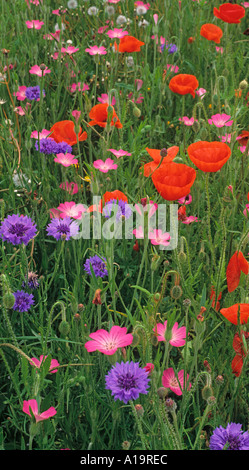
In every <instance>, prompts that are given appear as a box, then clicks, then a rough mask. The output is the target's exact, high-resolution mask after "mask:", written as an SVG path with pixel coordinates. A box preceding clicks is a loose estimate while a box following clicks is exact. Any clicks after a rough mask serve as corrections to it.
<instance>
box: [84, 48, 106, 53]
mask: <svg viewBox="0 0 249 470" xmlns="http://www.w3.org/2000/svg"><path fill="white" fill-rule="evenodd" d="M85 51H86V52H88V53H89V54H90V55H97V54H98V55H104V54H107V50H106V48H105V47H104V46H100V47H98V46H91V47H87V48H86V49H85Z"/></svg>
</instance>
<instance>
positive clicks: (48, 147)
mask: <svg viewBox="0 0 249 470" xmlns="http://www.w3.org/2000/svg"><path fill="white" fill-rule="evenodd" d="M35 148H36V150H38V151H39V152H40V153H44V154H45V155H51V154H52V153H53V154H55V155H56V154H57V153H71V152H72V147H71V145H69V144H67V143H66V142H59V143H57V142H55V140H54V139H52V138H49V137H47V138H46V139H41V140H40V142H38V140H37V141H36V142H35Z"/></svg>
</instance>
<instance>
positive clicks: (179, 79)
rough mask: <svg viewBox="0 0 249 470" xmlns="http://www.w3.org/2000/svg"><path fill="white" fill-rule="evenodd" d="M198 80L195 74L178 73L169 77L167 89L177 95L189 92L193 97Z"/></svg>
mask: <svg viewBox="0 0 249 470" xmlns="http://www.w3.org/2000/svg"><path fill="white" fill-rule="evenodd" d="M198 86H199V82H198V80H197V78H196V77H195V75H189V74H187V73H179V74H178V75H175V76H174V77H173V78H171V80H170V82H169V89H170V90H171V91H173V93H178V94H179V95H187V94H190V95H192V96H193V98H194V97H195V90H196V88H198Z"/></svg>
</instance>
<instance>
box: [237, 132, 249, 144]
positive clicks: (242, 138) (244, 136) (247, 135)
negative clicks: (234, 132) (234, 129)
mask: <svg viewBox="0 0 249 470" xmlns="http://www.w3.org/2000/svg"><path fill="white" fill-rule="evenodd" d="M248 139H249V131H242V132H241V134H239V135H238V137H237V138H236V140H237V141H238V142H239V144H240V145H242V146H244V145H246V144H247V142H248Z"/></svg>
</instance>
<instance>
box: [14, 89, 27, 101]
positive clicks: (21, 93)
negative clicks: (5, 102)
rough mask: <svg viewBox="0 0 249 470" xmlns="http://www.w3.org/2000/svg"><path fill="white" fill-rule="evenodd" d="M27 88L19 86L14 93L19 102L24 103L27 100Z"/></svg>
mask: <svg viewBox="0 0 249 470" xmlns="http://www.w3.org/2000/svg"><path fill="white" fill-rule="evenodd" d="M26 88H27V87H26V86H19V87H18V90H17V92H15V93H13V95H14V96H16V98H17V99H18V100H19V101H24V100H25V99H26V93H25V92H26Z"/></svg>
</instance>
